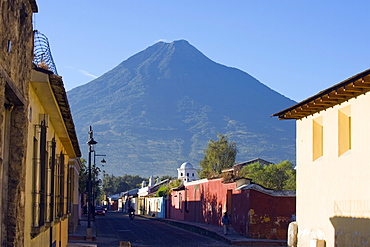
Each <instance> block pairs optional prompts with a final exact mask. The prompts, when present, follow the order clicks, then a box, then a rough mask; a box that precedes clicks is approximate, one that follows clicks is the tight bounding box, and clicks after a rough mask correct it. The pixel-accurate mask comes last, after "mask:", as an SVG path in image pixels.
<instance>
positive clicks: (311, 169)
mask: <svg viewBox="0 0 370 247" xmlns="http://www.w3.org/2000/svg"><path fill="white" fill-rule="evenodd" d="M369 91H370V70H366V71H364V72H362V73H360V74H358V75H355V76H353V77H352V78H349V79H347V80H345V81H343V82H341V83H339V84H337V85H334V86H332V87H330V88H328V89H326V90H324V91H322V92H320V93H318V94H316V95H314V96H312V97H310V98H308V99H307V100H304V101H302V102H300V103H298V104H296V105H294V106H292V107H290V108H288V109H285V110H283V111H281V112H278V113H276V114H274V115H273V116H278V117H279V119H296V126H297V139H296V145H297V168H296V169H297V212H296V213H297V216H296V219H297V225H298V235H297V238H298V246H324V245H325V244H326V246H370V193H369V188H367V184H368V181H369V177H370V169H369V164H370V128H369V126H370V125H369V123H370V93H369Z"/></svg>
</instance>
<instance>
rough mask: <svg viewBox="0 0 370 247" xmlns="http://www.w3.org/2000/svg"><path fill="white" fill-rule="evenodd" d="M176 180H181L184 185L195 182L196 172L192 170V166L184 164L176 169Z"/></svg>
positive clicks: (187, 163)
mask: <svg viewBox="0 0 370 247" xmlns="http://www.w3.org/2000/svg"><path fill="white" fill-rule="evenodd" d="M177 178H178V179H181V180H182V181H184V182H185V183H187V182H191V181H194V180H197V179H198V178H197V171H196V170H195V169H194V167H193V165H192V164H190V163H189V162H184V163H182V165H181V166H180V168H177Z"/></svg>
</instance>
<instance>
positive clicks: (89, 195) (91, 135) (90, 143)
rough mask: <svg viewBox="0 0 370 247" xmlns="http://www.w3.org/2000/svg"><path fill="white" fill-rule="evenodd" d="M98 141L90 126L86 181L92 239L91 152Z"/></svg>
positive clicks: (89, 227) (88, 229) (88, 234)
mask: <svg viewBox="0 0 370 247" xmlns="http://www.w3.org/2000/svg"><path fill="white" fill-rule="evenodd" d="M97 143H98V142H97V141H95V140H94V137H93V130H92V127H91V126H90V131H89V141H88V142H87V144H88V145H89V160H88V178H87V183H86V188H87V229H86V238H87V239H92V230H91V209H92V207H91V153H92V152H94V145H95V144H97Z"/></svg>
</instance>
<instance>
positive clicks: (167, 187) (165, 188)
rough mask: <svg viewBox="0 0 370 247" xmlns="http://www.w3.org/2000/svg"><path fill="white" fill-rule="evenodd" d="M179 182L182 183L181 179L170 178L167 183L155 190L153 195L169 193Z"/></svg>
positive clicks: (159, 195) (158, 195) (160, 195)
mask: <svg viewBox="0 0 370 247" xmlns="http://www.w3.org/2000/svg"><path fill="white" fill-rule="evenodd" d="M181 184H182V180H181V179H176V180H172V181H170V182H169V183H168V184H165V185H163V186H161V187H160V188H159V189H158V190H157V192H156V194H155V195H156V196H157V197H162V196H166V195H169V194H170V193H171V191H172V189H173V188H176V187H179V186H180V185H181Z"/></svg>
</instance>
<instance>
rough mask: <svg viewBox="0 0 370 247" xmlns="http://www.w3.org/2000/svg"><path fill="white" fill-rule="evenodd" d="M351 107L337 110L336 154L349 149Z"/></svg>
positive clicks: (339, 154)
mask: <svg viewBox="0 0 370 247" xmlns="http://www.w3.org/2000/svg"><path fill="white" fill-rule="evenodd" d="M351 144H352V143H351V108H350V106H347V107H344V108H342V109H340V110H339V111H338V156H341V155H342V154H344V153H345V152H347V151H348V150H350V149H351Z"/></svg>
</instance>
